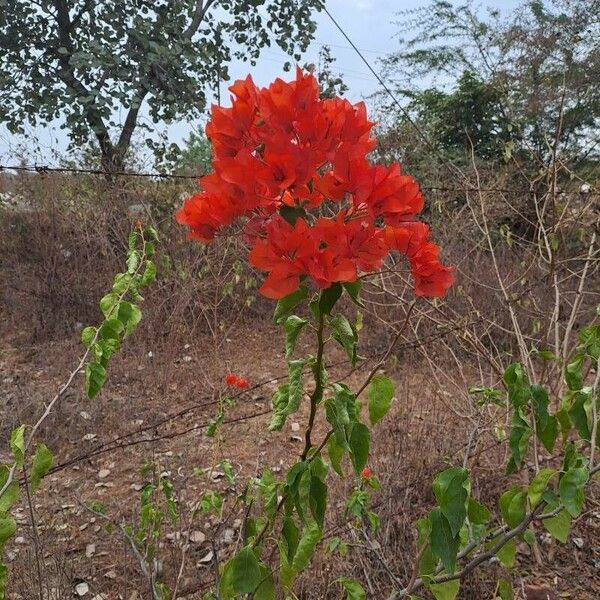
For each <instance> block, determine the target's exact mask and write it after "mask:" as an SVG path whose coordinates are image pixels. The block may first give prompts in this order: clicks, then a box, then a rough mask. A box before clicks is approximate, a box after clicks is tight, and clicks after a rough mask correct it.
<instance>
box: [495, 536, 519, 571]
mask: <svg viewBox="0 0 600 600" xmlns="http://www.w3.org/2000/svg"><path fill="white" fill-rule="evenodd" d="M496 556H497V557H498V560H499V561H500V562H501V563H502V564H503V565H504V566H505V567H506V568H508V569H510V568H511V567H512V566H513V565H514V564H515V558H516V556H517V540H516V539H515V538H511V539H510V540H508V542H506V544H504V546H502V548H500V550H498V552H496Z"/></svg>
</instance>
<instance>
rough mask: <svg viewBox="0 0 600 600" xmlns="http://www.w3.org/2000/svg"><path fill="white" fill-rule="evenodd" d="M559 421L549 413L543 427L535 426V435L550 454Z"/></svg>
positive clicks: (556, 435)
mask: <svg viewBox="0 0 600 600" xmlns="http://www.w3.org/2000/svg"><path fill="white" fill-rule="evenodd" d="M558 425H559V421H558V418H557V417H556V415H550V416H549V417H548V421H547V423H546V427H545V428H544V429H540V428H539V427H538V428H537V436H538V438H539V440H540V442H542V445H543V446H544V448H546V450H547V451H548V452H549V453H550V454H552V451H553V450H554V444H555V443H556V438H557V437H558Z"/></svg>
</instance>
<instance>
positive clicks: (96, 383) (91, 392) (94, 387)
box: [85, 362, 106, 398]
mask: <svg viewBox="0 0 600 600" xmlns="http://www.w3.org/2000/svg"><path fill="white" fill-rule="evenodd" d="M105 381H106V369H105V368H104V367H103V366H102V365H101V364H99V363H97V362H92V363H88V364H87V365H86V366H85V390H86V393H87V395H88V397H89V398H93V397H94V396H96V394H97V393H98V392H99V391H100V390H101V389H102V386H103V385H104V382H105Z"/></svg>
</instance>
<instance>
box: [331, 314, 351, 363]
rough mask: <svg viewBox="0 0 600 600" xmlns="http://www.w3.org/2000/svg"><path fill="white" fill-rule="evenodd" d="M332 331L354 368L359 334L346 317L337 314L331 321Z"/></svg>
mask: <svg viewBox="0 0 600 600" xmlns="http://www.w3.org/2000/svg"><path fill="white" fill-rule="evenodd" d="M329 325H330V326H331V329H332V334H331V336H332V337H333V339H334V340H335V341H336V342H338V344H340V346H342V348H344V350H345V351H346V354H347V355H348V358H349V359H350V362H351V363H352V366H354V365H356V346H357V343H358V334H357V333H356V331H355V330H354V328H353V327H352V325H350V321H348V319H346V317H345V316H344V315H341V314H337V315H335V317H333V318H332V319H331V320H330V321H329Z"/></svg>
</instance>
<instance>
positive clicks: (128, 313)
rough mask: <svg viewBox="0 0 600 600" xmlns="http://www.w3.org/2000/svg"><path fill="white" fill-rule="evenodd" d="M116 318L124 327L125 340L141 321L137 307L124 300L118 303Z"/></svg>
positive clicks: (140, 312) (140, 313)
mask: <svg viewBox="0 0 600 600" xmlns="http://www.w3.org/2000/svg"><path fill="white" fill-rule="evenodd" d="M117 318H118V319H119V321H120V322H121V323H122V324H123V326H124V327H125V334H124V336H123V337H124V338H126V337H127V336H129V335H130V334H132V333H133V332H134V331H135V329H136V328H137V326H138V325H139V323H140V321H141V320H142V311H141V310H140V308H139V307H138V306H137V305H135V304H132V303H131V302H126V301H125V300H124V301H122V302H120V303H119V308H118V310H117Z"/></svg>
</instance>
